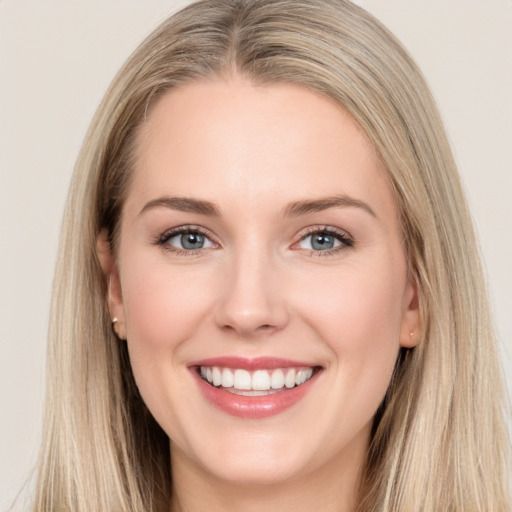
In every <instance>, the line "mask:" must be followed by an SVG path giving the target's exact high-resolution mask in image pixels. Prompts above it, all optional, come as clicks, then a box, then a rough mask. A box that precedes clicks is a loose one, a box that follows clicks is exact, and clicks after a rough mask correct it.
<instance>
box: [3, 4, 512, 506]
mask: <svg viewBox="0 0 512 512" xmlns="http://www.w3.org/2000/svg"><path fill="white" fill-rule="evenodd" d="M186 3H189V2H187V1H176V0H174V1H172V0H168V1H160V0H138V1H135V0H117V1H114V0H102V1H99V0H94V1H88V2H81V3H78V2H69V1H66V0H60V1H57V0H46V1H44V2H41V1H37V0H33V1H30V0H0V235H1V241H0V244H1V251H0V319H1V325H3V331H2V339H1V341H0V510H7V508H8V504H9V503H10V501H11V500H12V499H13V497H14V496H15V494H16V492H17V490H19V488H20V487H21V485H22V483H23V481H24V480H25V479H26V478H27V477H28V476H29V472H30V469H31V467H32V466H33V465H34V463H35V460H36V455H37V449H38V445H39V442H40V435H41V417H42V404H43V398H44V378H45V376H44V359H45V344H46V339H45V338H46V331H47V325H48V308H49V301H50V291H51V281H52V274H53V267H54V261H55V256H56V250H57V243H58V234H59V227H60V222H61V215H62V210H63V206H64V200H65V196H66V191H67V187H68V183H69V180H70V175H71V172H72V168H73V164H74V161H75V158H76V156H77V153H78V150H79V147H80V144H81V141H82V139H83V137H84V134H85V131H86V129H87V126H88V123H89V121H90V119H91V117H92V115H93V112H94V110H95V108H96V106H97V105H98V103H99V101H100V99H101V97H102V95H103V93H104V92H105V89H106V87H107V85H108V84H109V82H110V80H111V79H112V77H113V75H114V73H115V72H116V71H117V69H118V68H119V67H120V65H121V64H122V62H123V61H124V60H125V59H126V58H127V57H128V55H129V54H130V53H131V51H132V50H133V49H134V48H135V47H136V46H137V44H138V43H139V42H140V41H141V40H142V39H143V37H144V36H145V35H147V34H148V33H149V32H150V31H151V30H152V29H153V28H154V27H155V26H156V25H157V24H158V23H159V22H160V21H162V20H163V19H164V18H165V17H166V16H167V15H168V14H169V13H171V12H173V11H174V10H176V8H177V7H178V6H180V5H184V4H186ZM357 3H358V4H360V5H362V6H363V7H366V8H367V9H368V10H369V11H370V12H372V13H374V14H375V15H376V16H377V17H378V18H379V19H381V20H382V21H383V22H384V23H385V24H386V25H387V26H388V27H389V28H390V29H391V30H392V31H393V32H394V33H395V34H396V35H397V36H398V37H399V38H400V39H401V40H402V42H403V43H404V44H405V46H406V47H407V48H408V49H409V51H410V52H411V53H412V55H413V56H414V57H415V59H416V60H417V62H418V63H419V64H420V67H421V68H422V69H423V71H424V73H425V75H426V77H427V79H428V81H429V83H430V84H431V87H432V89H433V92H434V95H435V96H436V98H437V100H438V103H439V105H440V109H441V112H442V115H443V117H444V120H445V122H446V125H447V128H448V132H449V134H450V137H451V141H452V144H453V148H454V151H455V155H456V159H457V161H458V164H459V167H460V171H461V174H462V178H463V181H464V184H465V187H466V189H467V193H468V197H469V201H470V205H471V207H472V211H473V213H474V218H475V222H476V225H477V230H478V234H479V237H480V241H481V247H482V254H483V256H484V259H485V262H486V269H487V274H488V280H489V286H490V290H491V298H492V302H493V306H494V310H495V316H496V322H497V330H498V334H499V338H500V342H501V344H502V347H503V348H504V356H503V361H504V366H505V368H506V373H507V378H508V380H509V386H510V387H511V388H512V368H511V366H512V365H511V356H510V354H511V353H512V150H511V149H512V148H511V146H512V95H511V91H512V35H511V34H512V31H511V27H512V1H511V0H430V1H428V2H427V1H425V0H360V1H358V2H357ZM505 351H506V352H507V353H506V354H505ZM16 510H17V509H16Z"/></svg>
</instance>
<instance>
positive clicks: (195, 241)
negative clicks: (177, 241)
mask: <svg viewBox="0 0 512 512" xmlns="http://www.w3.org/2000/svg"><path fill="white" fill-rule="evenodd" d="M203 243H204V237H203V235H201V234H199V233H187V234H186V235H181V245H182V246H183V248H185V249H201V247H202V246H203Z"/></svg>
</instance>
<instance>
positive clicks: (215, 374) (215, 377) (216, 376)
mask: <svg viewBox="0 0 512 512" xmlns="http://www.w3.org/2000/svg"><path fill="white" fill-rule="evenodd" d="M221 380H222V377H221V374H220V370H219V369H218V368H217V367H216V366H214V367H213V369H212V381H213V385H214V386H220V382H221Z"/></svg>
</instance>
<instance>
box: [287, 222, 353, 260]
mask: <svg viewBox="0 0 512 512" xmlns="http://www.w3.org/2000/svg"><path fill="white" fill-rule="evenodd" d="M353 244H354V243H353V241H352V239H351V238H350V237H349V236H348V235H347V234H346V233H344V232H342V231H340V230H337V229H334V228H324V229H315V230H314V231H310V232H309V233H308V234H306V235H305V236H303V237H302V238H301V239H300V241H299V242H298V243H297V247H298V248H299V249H306V250H309V251H314V252H324V253H326V254H333V253H337V252H338V251H340V250H343V249H345V248H347V247H352V246H353Z"/></svg>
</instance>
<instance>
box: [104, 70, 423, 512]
mask: <svg viewBox="0 0 512 512" xmlns="http://www.w3.org/2000/svg"><path fill="white" fill-rule="evenodd" d="M136 157H137V159H136V164H135V170H134V177H133V182H132V183H131V185H130V189H129V192H128V195H127V198H126V202H125V205H124V208H123V212H122V220H121V234H120V245H119V253H118V254H117V255H116V257H115V258H114V257H113V255H112V254H110V252H109V249H108V245H107V244H106V241H105V234H104V233H102V234H101V236H100V238H99V244H98V247H99V253H100V257H101V260H102V264H103V268H104V271H105V272H106V273H107V274H108V275H109V276H110V278H111V288H110V294H109V307H110V312H111V315H112V317H117V318H118V319H119V321H118V322H117V324H116V328H117V332H118V334H119V335H120V337H121V338H126V339H127V343H128V348H129V353H130V359H131V364H132V368H133V372H134V376H135V379H136V382H137V385H138V387H139V389H140V391H141V394H142V397H143V399H144V400H145V402H146V403H147V405H148V407H149V409H150V411H151V412H152V414H153V415H154V417H155V418H156V420H157V421H158V422H159V423H160V425H161V426H162V428H163V429H164V430H165V432H166V433H167V434H168V435H169V437H170V438H171V461H172V470H173V486H174V498H173V503H172V504H171V509H172V510H175V511H177V510H187V511H196V510H197V511H199V510H201V511H202V510H205V506H207V508H208V510H210V511H217V510H218V511H221V510H231V511H252V510H254V511H256V510H258V511H261V510H280V511H288V510H290V511H291V510H293V511H294V512H297V511H301V510H308V511H310V510H312V509H313V510H322V511H338V512H339V511H340V510H343V511H350V510H353V509H354V506H355V494H356V490H357V485H358V482H359V479H360V475H361V468H362V465H363V464H364V459H365V451H366V449H367V447H368V441H369V434H370V428H371V423H372V418H373V416H374V414H375V412H376V410H377V408H378V406H379V404H380V402H381V401H382V399H383V397H384V394H385V392H386V389H387V387H388V384H389V381H390V377H391V374H392V371H393V367H394V363H395V360H396V357H397V354H398V351H399V347H400V346H403V347H411V346H413V345H414V343H415V342H414V335H412V336H411V332H414V331H417V328H418V304H417V296H416V295H417V294H416V289H415V285H414V282H413V281H412V280H411V279H410V278H409V277H408V272H407V264H406V257H405V254H404V249H403V245H402V238H403V237H402V233H401V229H400V223H399V219H398V212H397V207H396V204H395V201H394V198H393V194H392V190H391V187H390V184H389V183H388V180H387V174H386V171H385V169H384V168H383V165H382V164H381V162H380V161H379V158H378V156H377V154H376V152H375V150H374V148H373V146H372V144H371V143H370V141H369V140H368V139H367V137H366V136H365V134H364V133H363V132H362V130H361V129H360V128H359V126H358V125H357V124H356V123H355V121H354V120H353V119H352V118H351V117H350V116H349V115H348V114H347V113H346V112H345V111H344V110H343V109H342V108H340V107H339V106H338V105H336V104H335V103H333V102H332V101H331V100H330V99H328V98H325V97H322V96H320V95H317V94H315V93H313V92H311V91H309V90H307V89H305V88H302V87H299V86H295V85H290V84H272V85H268V86H255V85H253V84H251V83H250V82H249V81H248V80H246V79H244V78H241V77H238V76H234V77H230V78H225V79H220V78H219V79H212V80H208V81H207V80H203V81H199V82H196V83H192V84H187V85H185V86H183V87H181V88H180V89H177V90H174V91H171V92H169V93H167V94H166V95H165V96H163V97H162V98H161V99H160V100H159V101H158V103H156V104H154V105H153V107H152V109H151V111H150V113H149V116H148V118H147V120H146V121H145V122H144V124H143V125H142V126H141V128H140V131H139V134H138V139H137V148H136ZM164 196H165V197H186V198H195V199H201V200H206V201H210V202H212V203H214V204H215V207H216V208H217V210H218V213H219V215H218V216H211V215H205V214H203V213H197V212H184V211H179V210H176V209H173V208H170V207H167V206H162V205H161V206H153V207H148V206H147V207H146V209H145V211H143V212H142V213H141V211H142V210H143V209H144V207H145V205H147V204H148V203H149V202H151V201H154V200H155V199H158V198H162V197H164ZM334 196H343V197H350V198H352V199H355V200H357V201H360V202H364V204H365V205H366V206H367V207H368V208H365V207H361V206H360V205H348V206H347V205H345V206H336V207H330V208H327V209H323V210H321V211H313V212H308V213H306V212H302V213H299V214H297V215H293V216H289V215H288V216H287V215H284V214H283V212H284V211H285V209H286V207H287V206H288V205H289V204H290V203H294V202H297V201H304V200H316V199H318V198H324V197H330V198H332V197H334ZM369 210H371V212H372V213H371V212H370V211H369ZM180 226H194V227H195V228H197V227H201V228H202V229H204V230H205V231H206V232H207V234H208V239H207V240H208V241H207V243H206V245H205V246H204V247H203V248H202V249H201V250H200V251H199V252H195V253H192V254H183V253H177V252H175V251H173V248H174V249H175V248H179V247H180V244H179V237H175V238H172V239H170V240H168V241H167V243H166V244H163V245H162V244H158V243H157V242H156V240H158V239H159V237H160V238H161V237H162V234H165V233H166V232H167V231H168V230H169V229H171V228H175V227H180ZM326 226H328V227H333V228H335V229H337V230H339V231H341V232H342V233H344V234H345V236H349V237H350V240H352V242H353V244H352V245H351V246H350V245H345V244H344V243H341V244H340V245H339V246H338V247H341V250H339V251H338V252H336V253H327V254H326V253H325V252H324V251H320V250H315V249H313V248H312V246H311V238H310V237H309V238H308V237H307V235H308V229H309V230H311V229H316V230H317V231H321V230H323V229H325V227H326ZM305 237H306V238H305ZM217 356H242V357H255V356H275V357H283V358H288V359H295V360H302V361H308V362H311V363H312V364H314V365H319V366H321V367H322V372H321V374H320V375H319V376H318V378H317V380H316V382H315V383H314V385H313V386H312V387H311V389H310V391H309V392H308V393H307V394H306V396H305V397H304V398H302V400H300V401H299V402H298V403H297V404H295V405H293V406H292V407H290V408H289V409H287V410H285V411H283V412H281V413H280V414H278V415H276V416H271V417H269V418H264V419H247V418H237V417H234V416H231V415H229V414H226V413H225V412H223V411H221V410H219V409H217V408H216V407H214V406H213V405H212V404H210V403H209V402H208V401H207V400H206V399H205V398H204V397H203V395H202V394H201V393H200V392H199V389H198V386H197V383H196V382H195V380H194V377H193V375H192V373H191V371H190V369H189V368H188V367H187V365H188V364H189V363H190V362H192V361H197V360H199V359H204V358H209V357H217Z"/></svg>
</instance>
